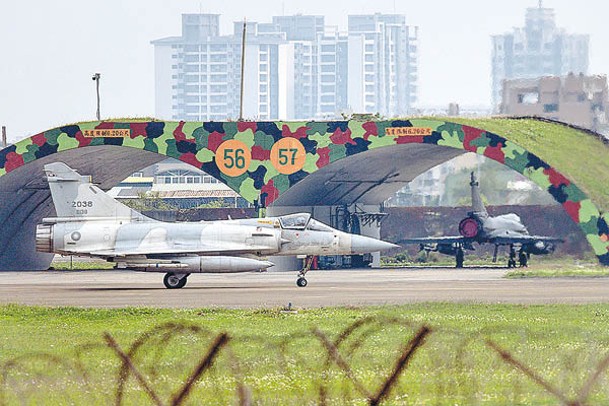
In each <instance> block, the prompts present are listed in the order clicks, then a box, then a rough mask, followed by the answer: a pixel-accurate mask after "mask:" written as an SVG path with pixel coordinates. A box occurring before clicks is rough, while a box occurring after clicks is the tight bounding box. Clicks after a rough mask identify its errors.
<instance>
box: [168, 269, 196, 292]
mask: <svg viewBox="0 0 609 406" xmlns="http://www.w3.org/2000/svg"><path fill="white" fill-rule="evenodd" d="M188 275H190V274H176V273H173V272H169V273H166V274H165V277H164V278H163V284H164V285H165V287H166V288H167V289H180V288H183V287H184V285H186V282H188Z"/></svg>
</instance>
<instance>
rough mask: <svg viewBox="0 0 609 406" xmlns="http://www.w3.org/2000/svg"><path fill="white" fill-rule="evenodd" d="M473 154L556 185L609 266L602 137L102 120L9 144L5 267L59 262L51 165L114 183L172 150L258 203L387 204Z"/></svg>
mask: <svg viewBox="0 0 609 406" xmlns="http://www.w3.org/2000/svg"><path fill="white" fill-rule="evenodd" d="M456 121H458V122H456ZM466 124H467V125H466ZM468 151H471V152H475V153H478V154H481V155H484V156H486V157H488V158H491V159H493V160H495V161H497V162H500V163H502V164H504V165H507V166H508V167H510V168H512V169H514V170H515V171H517V172H519V173H521V174H523V175H524V176H526V177H527V178H529V179H530V180H532V181H533V182H534V183H536V184H537V185H539V186H540V187H542V188H543V189H545V190H547V191H548V193H550V194H551V195H552V196H553V197H554V199H555V200H556V201H557V202H559V203H560V204H562V206H563V208H564V209H565V210H566V211H567V213H568V214H569V216H570V217H571V219H572V220H573V221H574V222H576V223H577V224H579V226H580V227H581V229H582V232H583V233H584V234H585V235H586V238H587V240H588V242H589V243H590V245H591V247H592V249H593V250H594V253H595V254H596V255H597V257H598V259H599V262H600V263H602V264H604V265H609V228H608V226H607V224H608V222H609V214H607V213H602V212H601V210H602V209H604V210H607V209H608V208H609V200H608V197H609V187H607V186H606V185H607V184H608V183H607V180H609V179H607V178H609V163H608V162H609V159H607V156H609V155H608V152H609V147H608V146H607V145H606V143H604V142H603V140H602V139H601V138H600V137H597V136H595V135H594V134H591V133H587V132H585V131H580V130H576V129H572V128H569V127H567V126H565V125H562V124H558V123H547V122H541V121H537V120H530V119H529V120H516V119H481V120H466V119H455V120H452V119H451V121H450V122H448V121H443V120H440V119H403V120H392V121H369V122H363V121H354V120H351V121H331V122H203V123H201V122H166V121H146V122H142V121H120V122H119V121H116V122H114V121H112V122H108V121H106V122H97V121H95V122H85V123H79V124H74V125H66V126H63V127H59V128H54V129H51V130H48V131H44V132H42V133H40V134H36V135H34V136H32V137H30V138H27V139H24V140H22V141H19V142H18V143H16V144H14V145H11V146H8V147H7V148H5V149H3V150H0V270H4V271H6V270H42V269H46V268H47V267H48V266H49V264H50V261H51V256H50V255H49V254H41V253H37V252H35V248H34V243H35V227H36V224H37V223H38V222H39V221H40V220H41V219H42V218H43V217H48V216H52V215H54V208H53V204H52V201H51V198H50V192H49V190H48V187H47V183H46V180H45V177H44V174H43V165H44V164H47V163H49V162H55V161H62V162H65V163H67V164H68V165H70V166H71V167H73V168H75V169H76V170H78V171H79V172H80V173H81V174H87V175H91V176H92V177H93V179H94V181H95V182H96V183H99V184H100V186H101V188H102V189H104V190H106V189H109V188H111V187H112V186H114V185H116V184H117V183H118V182H120V181H121V180H122V179H124V178H125V177H127V176H129V174H131V173H133V172H135V171H137V170H139V169H142V168H144V167H146V166H148V165H151V164H153V163H155V162H158V161H160V160H162V159H164V158H165V157H173V158H177V159H179V160H181V161H184V162H186V163H189V164H191V165H193V166H196V167H197V168H200V169H202V170H204V171H205V172H207V173H209V174H210V175H213V176H215V177H216V178H217V179H219V180H221V181H222V182H224V183H226V184H227V185H228V186H229V187H231V188H232V189H233V190H235V191H237V192H238V193H240V194H241V195H242V196H243V197H244V198H246V199H247V200H249V201H250V202H258V203H260V204H262V205H265V206H269V205H277V206H332V205H339V204H351V203H354V202H359V203H365V204H376V203H380V202H382V201H384V200H385V199H387V198H388V197H389V196H391V195H392V194H393V193H394V192H395V191H397V190H399V189H400V188H401V187H403V186H404V185H405V184H406V183H407V182H409V181H411V180H412V179H413V178H414V177H416V176H417V175H419V174H421V173H423V172H425V171H426V170H428V169H430V168H432V167H433V166H435V165H437V164H440V163H442V162H444V161H447V160H449V159H451V158H453V157H456V156H458V155H461V154H463V153H466V152H468ZM576 183H577V185H578V186H576ZM599 185H600V186H599Z"/></svg>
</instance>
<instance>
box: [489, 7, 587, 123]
mask: <svg viewBox="0 0 609 406" xmlns="http://www.w3.org/2000/svg"><path fill="white" fill-rule="evenodd" d="M492 42H493V44H492V86H493V90H492V102H493V107H494V110H495V111H498V110H499V103H500V102H501V87H502V81H503V80H505V79H520V78H536V77H541V76H548V75H553V76H563V75H567V74H568V73H569V72H574V73H576V74H578V73H580V72H581V73H584V74H586V73H587V72H588V42H589V36H588V35H578V34H567V33H566V32H565V30H564V29H562V28H559V27H557V26H556V21H555V15H554V10H553V9H551V8H544V7H543V4H542V2H541V1H540V4H539V7H537V8H528V9H527V12H526V18H525V26H524V27H520V28H514V30H513V31H512V32H511V33H506V34H503V35H494V36H493V37H492Z"/></svg>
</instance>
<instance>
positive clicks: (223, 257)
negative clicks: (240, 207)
mask: <svg viewBox="0 0 609 406" xmlns="http://www.w3.org/2000/svg"><path fill="white" fill-rule="evenodd" d="M44 169H45V172H46V176H47V180H48V183H49V188H50V189H51V196H52V198H53V203H54V205H55V209H56V212H57V217H53V218H45V219H43V221H42V223H41V224H39V225H38V226H37V229H36V249H37V250H38V251H40V252H50V253H57V254H63V255H84V256H90V257H98V258H103V259H106V260H107V261H109V262H114V263H115V264H116V267H117V268H123V269H131V270H136V271H146V272H164V273H165V277H164V279H163V282H164V284H165V286H166V287H167V288H169V289H174V288H182V287H184V285H185V284H186V282H187V279H188V276H189V275H190V274H191V273H229V272H248V271H255V270H261V269H266V268H269V267H271V266H273V263H272V262H269V261H267V260H266V259H264V258H263V257H266V256H268V255H307V256H313V255H352V254H364V253H370V252H376V251H382V250H386V249H390V248H394V247H397V246H396V245H394V244H390V243H387V242H384V241H380V240H377V239H374V238H369V237H364V236H361V235H353V234H349V233H345V232H342V231H339V230H335V229H333V228H332V227H329V226H327V225H325V224H323V223H321V222H319V221H317V220H314V219H312V218H311V215H310V214H308V213H297V214H290V215H286V216H281V217H268V218H255V219H244V220H220V221H211V222H200V223H166V222H162V221H157V220H153V219H151V218H148V217H146V216H144V215H143V214H141V213H139V212H137V211H135V210H133V209H131V208H129V207H127V206H125V205H124V204H122V203H120V202H118V201H116V200H114V199H113V198H112V197H110V196H108V195H107V194H106V193H104V192H103V191H102V190H101V189H99V188H98V187H97V186H96V185H94V184H92V183H91V179H90V177H88V176H81V175H80V174H78V172H76V171H75V170H73V169H72V168H70V167H69V166H67V165H66V164H64V163H62V162H55V163H52V164H48V165H45V167H44ZM307 271H308V267H307V266H305V268H304V269H303V270H301V271H300V273H299V275H298V280H297V285H298V286H300V287H304V286H306V285H307V280H306V279H305V274H306V272H307Z"/></svg>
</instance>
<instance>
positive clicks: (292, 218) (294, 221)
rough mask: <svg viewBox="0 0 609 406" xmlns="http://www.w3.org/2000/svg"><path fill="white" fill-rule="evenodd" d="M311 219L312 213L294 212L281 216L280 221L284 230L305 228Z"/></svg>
mask: <svg viewBox="0 0 609 406" xmlns="http://www.w3.org/2000/svg"><path fill="white" fill-rule="evenodd" d="M310 220H311V214H310V213H294V214H287V215H285V216H281V217H279V223H280V224H281V228H283V229H284V230H304V229H306V228H307V225H308V224H309V221H310Z"/></svg>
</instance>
